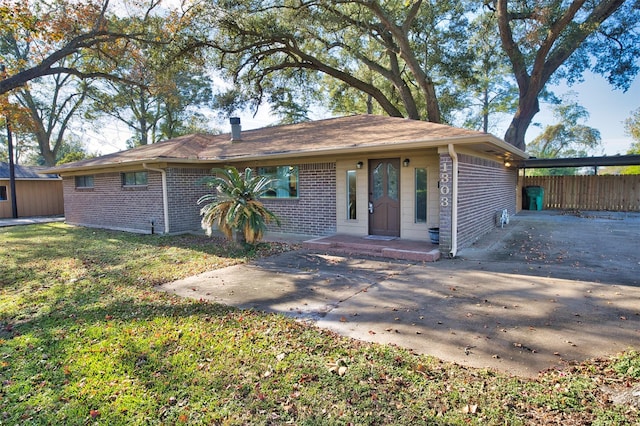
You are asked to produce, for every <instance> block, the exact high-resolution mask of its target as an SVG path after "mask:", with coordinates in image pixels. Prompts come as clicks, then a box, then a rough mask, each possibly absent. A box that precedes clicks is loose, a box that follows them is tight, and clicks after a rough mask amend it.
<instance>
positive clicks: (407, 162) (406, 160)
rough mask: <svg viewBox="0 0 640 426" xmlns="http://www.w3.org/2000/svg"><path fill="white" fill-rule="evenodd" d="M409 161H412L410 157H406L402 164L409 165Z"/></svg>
mask: <svg viewBox="0 0 640 426" xmlns="http://www.w3.org/2000/svg"><path fill="white" fill-rule="evenodd" d="M409 163H410V161H409V159H408V158H405V159H404V161H403V162H402V165H403V166H404V167H409Z"/></svg>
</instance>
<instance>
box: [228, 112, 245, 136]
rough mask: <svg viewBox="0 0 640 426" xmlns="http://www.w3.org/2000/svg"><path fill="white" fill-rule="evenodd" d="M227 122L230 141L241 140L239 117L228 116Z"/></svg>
mask: <svg viewBox="0 0 640 426" xmlns="http://www.w3.org/2000/svg"><path fill="white" fill-rule="evenodd" d="M229 123H231V140H232V141H240V140H242V134H241V133H240V128H241V127H240V117H231V118H229Z"/></svg>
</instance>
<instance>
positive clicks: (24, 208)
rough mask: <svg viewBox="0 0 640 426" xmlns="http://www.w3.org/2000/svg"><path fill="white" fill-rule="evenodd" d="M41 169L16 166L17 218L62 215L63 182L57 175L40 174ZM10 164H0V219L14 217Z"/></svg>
mask: <svg viewBox="0 0 640 426" xmlns="http://www.w3.org/2000/svg"><path fill="white" fill-rule="evenodd" d="M40 170H42V168H40V167H31V166H22V165H15V168H14V171H15V179H16V204H17V207H18V217H32V216H58V215H62V214H64V201H63V199H64V198H63V195H62V179H61V178H60V176H58V175H57V174H40V173H39V171H40ZM11 199H12V194H11V185H10V180H9V164H7V163H3V162H0V219H6V218H11V217H13V213H12V208H11Z"/></svg>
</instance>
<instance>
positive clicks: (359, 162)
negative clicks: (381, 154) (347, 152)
mask: <svg viewBox="0 0 640 426" xmlns="http://www.w3.org/2000/svg"><path fill="white" fill-rule="evenodd" d="M362 166H364V163H363V162H362V161H358V162H357V163H356V167H357V168H359V169H361V168H362Z"/></svg>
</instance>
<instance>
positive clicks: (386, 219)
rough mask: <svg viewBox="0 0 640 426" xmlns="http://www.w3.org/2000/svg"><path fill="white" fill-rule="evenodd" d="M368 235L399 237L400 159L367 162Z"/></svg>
mask: <svg viewBox="0 0 640 426" xmlns="http://www.w3.org/2000/svg"><path fill="white" fill-rule="evenodd" d="M369 234H370V235H385V236H391V237H399V236H400V159H399V158H384V159H380V160H369Z"/></svg>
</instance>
